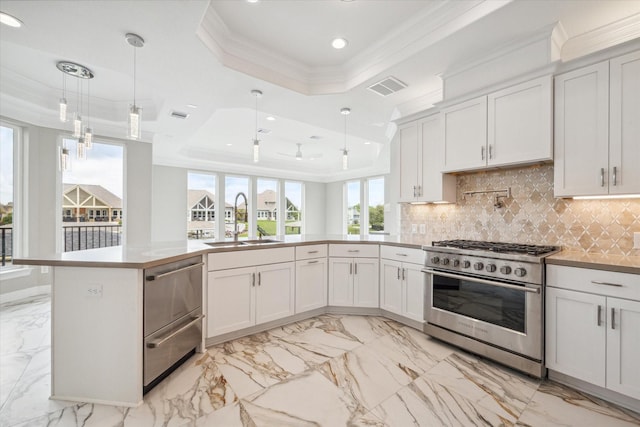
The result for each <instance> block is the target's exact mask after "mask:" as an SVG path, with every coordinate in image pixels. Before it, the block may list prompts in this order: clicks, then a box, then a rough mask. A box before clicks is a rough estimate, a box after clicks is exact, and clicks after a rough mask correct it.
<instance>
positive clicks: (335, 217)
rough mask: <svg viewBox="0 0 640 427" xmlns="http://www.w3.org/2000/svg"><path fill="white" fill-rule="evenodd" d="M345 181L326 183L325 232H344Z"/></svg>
mask: <svg viewBox="0 0 640 427" xmlns="http://www.w3.org/2000/svg"><path fill="white" fill-rule="evenodd" d="M343 186H344V182H342V181H337V182H330V183H328V184H326V197H325V199H324V201H325V203H324V204H325V209H324V211H325V233H326V234H344V233H343V230H342V224H343V219H344V215H345V213H344V209H343V208H342V203H343Z"/></svg>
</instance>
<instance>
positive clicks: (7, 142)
mask: <svg viewBox="0 0 640 427" xmlns="http://www.w3.org/2000/svg"><path fill="white" fill-rule="evenodd" d="M12 201H13V129H11V128H8V127H4V126H0V203H2V204H3V205H6V204H7V203H9V202H12Z"/></svg>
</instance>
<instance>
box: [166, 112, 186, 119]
mask: <svg viewBox="0 0 640 427" xmlns="http://www.w3.org/2000/svg"><path fill="white" fill-rule="evenodd" d="M170 115H171V117H173V118H174V119H182V120H184V119H186V118H187V117H189V115H188V114H187V113H183V112H182V111H172V112H171V114H170Z"/></svg>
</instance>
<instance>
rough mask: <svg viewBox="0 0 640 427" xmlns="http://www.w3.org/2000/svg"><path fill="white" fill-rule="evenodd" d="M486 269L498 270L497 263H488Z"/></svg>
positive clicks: (490, 270) (491, 271)
mask: <svg viewBox="0 0 640 427" xmlns="http://www.w3.org/2000/svg"><path fill="white" fill-rule="evenodd" d="M485 269H486V270H487V271H488V272H489V273H493V272H494V271H496V265H495V264H487V266H486V267H485Z"/></svg>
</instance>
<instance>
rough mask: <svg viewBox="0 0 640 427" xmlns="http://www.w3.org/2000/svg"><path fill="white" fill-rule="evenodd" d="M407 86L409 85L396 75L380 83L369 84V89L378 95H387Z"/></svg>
mask: <svg viewBox="0 0 640 427" xmlns="http://www.w3.org/2000/svg"><path fill="white" fill-rule="evenodd" d="M405 87H407V85H406V84H404V83H402V82H401V81H400V80H398V79H396V78H395V77H391V76H389V77H387V78H385V79H383V80H381V81H379V82H378V83H374V84H372V85H371V86H369V90H372V91H373V92H375V93H377V94H378V95H381V96H387V95H391V94H392V93H395V92H397V91H399V90H400V89H404V88H405Z"/></svg>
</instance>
